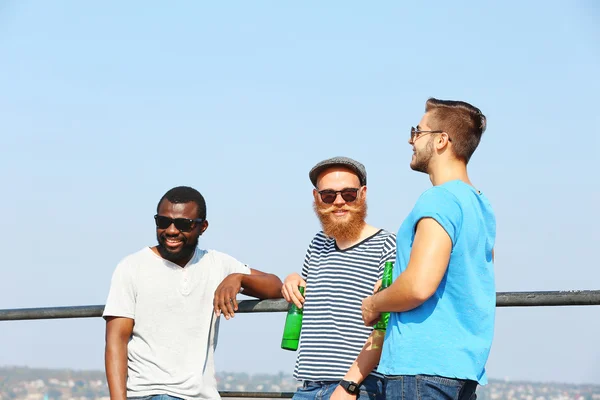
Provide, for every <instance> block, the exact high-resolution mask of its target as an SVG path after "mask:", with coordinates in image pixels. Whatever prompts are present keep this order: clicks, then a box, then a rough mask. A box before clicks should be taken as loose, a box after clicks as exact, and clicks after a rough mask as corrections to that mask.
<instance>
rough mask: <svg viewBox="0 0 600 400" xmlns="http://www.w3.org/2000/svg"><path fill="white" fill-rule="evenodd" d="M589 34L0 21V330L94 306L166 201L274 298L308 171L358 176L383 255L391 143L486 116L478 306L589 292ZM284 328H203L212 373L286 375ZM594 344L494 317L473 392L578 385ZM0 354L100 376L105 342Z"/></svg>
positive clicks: (584, 329) (261, 318) (2, 339)
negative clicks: (485, 246) (493, 288)
mask: <svg viewBox="0 0 600 400" xmlns="http://www.w3.org/2000/svg"><path fill="white" fill-rule="evenodd" d="M407 3H409V2H407ZM599 21H600V5H598V3H597V2H595V1H593V0H575V1H571V2H562V1H538V0H535V1H530V2H517V1H505V2H489V3H488V2H480V1H454V2H442V1H429V2H426V3H422V2H410V4H401V3H400V2H393V1H380V2H376V3H366V2H358V1H328V2H316V1H305V2H278V1H253V2H226V3H224V2H193V1H179V2H172V3H169V4H168V5H167V4H166V3H164V2H158V1H131V2H118V1H105V2H102V3H94V2H81V1H75V0H73V1H66V0H65V1H61V0H57V1H52V2H43V1H29V0H18V1H17V0H13V1H3V2H1V3H0V135H1V139H0V180H1V182H2V196H0V209H1V210H3V217H2V219H3V220H4V223H3V228H4V229H3V230H2V231H0V251H1V253H2V259H3V261H2V267H1V273H0V309H8V308H21V307H49V306H74V305H88V304H104V302H105V300H106V295H107V293H108V289H109V284H110V278H111V275H112V272H113V270H114V268H115V266H116V264H117V263H118V262H119V261H120V260H121V259H122V258H123V257H125V256H126V255H128V254H131V253H133V252H136V251H138V250H139V249H141V248H142V247H144V246H151V245H154V244H155V240H156V239H155V230H154V221H153V218H152V216H153V215H154V213H155V209H156V204H157V202H158V200H159V199H160V197H161V196H162V195H163V194H164V192H166V191H167V190H168V189H170V188H172V187H174V186H178V185H189V186H193V187H195V188H196V189H198V190H199V191H200V192H201V193H203V194H204V196H205V198H206V201H207V205H208V220H209V221H210V227H209V229H208V231H207V232H206V234H205V235H204V236H203V237H202V238H201V241H200V245H201V247H204V248H211V249H216V250H219V251H223V252H226V253H228V254H230V255H232V256H234V257H236V258H237V259H239V260H241V261H243V262H245V263H248V264H249V265H250V266H251V267H253V268H256V269H260V270H263V271H268V272H272V273H275V274H277V275H278V276H279V277H280V278H281V279H282V280H283V279H284V278H285V276H287V275H288V274H289V273H292V272H298V271H300V269H301V265H302V260H303V258H304V252H305V250H306V247H307V246H308V244H309V242H310V240H311V239H312V237H313V235H314V234H315V233H316V232H317V231H318V230H319V224H318V221H317V219H316V217H315V216H314V214H313V211H312V187H311V184H310V181H309V179H308V171H309V170H310V168H311V167H312V166H313V165H314V164H316V163H317V162H318V161H320V160H322V159H325V158H329V157H332V156H338V155H345V156H349V157H352V158H355V159H357V160H359V161H361V162H362V163H363V164H365V166H366V168H367V172H368V177H369V185H368V204H369V216H368V222H369V223H370V224H372V225H374V226H377V227H380V228H385V229H387V230H390V231H394V232H395V231H397V229H398V228H399V227H400V224H401V223H402V220H403V218H404V217H405V216H406V215H408V213H409V212H410V210H411V208H412V206H413V205H414V202H415V201H416V199H417V198H418V196H419V195H420V194H421V193H422V192H423V191H424V190H426V189H427V188H428V187H430V185H431V184H430V182H429V179H428V178H427V176H426V175H423V174H420V173H416V172H414V171H412V170H410V168H409V162H410V158H411V155H412V150H411V147H410V146H409V145H408V143H407V140H408V137H409V134H410V127H411V126H415V125H416V124H418V122H419V120H420V118H421V116H422V114H423V112H424V107H425V101H426V100H427V98H429V97H436V98H442V99H453V100H463V101H468V102H470V103H472V104H473V105H475V106H477V107H479V108H480V109H481V110H482V111H483V113H484V114H485V115H486V116H487V119H488V128H487V131H486V132H485V134H484V135H483V138H482V142H481V144H480V146H479V148H478V149H477V151H476V152H475V154H474V156H473V158H472V159H471V162H470V163H469V173H470V177H471V180H472V181H473V182H474V184H475V186H477V188H478V189H480V190H482V191H483V192H484V193H485V194H486V196H487V197H488V198H489V199H490V201H491V203H492V205H493V207H494V210H495V212H496V217H497V224H498V230H497V244H496V249H495V255H496V265H495V268H496V283H497V290H498V291H534V290H571V289H600V268H599V267H600V266H599V263H598V257H597V248H598V245H599V244H600V235H599V233H598V225H599V223H600V218H599V216H598V204H600V185H599V184H600V179H599V178H598V174H597V172H596V169H597V164H596V159H597V153H598V150H599V148H600V140H599V139H598V135H599V134H600V128H599V127H600V113H599V112H598V104H597V99H598V94H599V93H600V78H599V74H598V71H600V40H599V39H600V23H599ZM284 319H285V314H284V313H274V314H243V315H237V316H236V317H235V318H234V319H233V320H231V321H225V320H224V321H222V322H223V323H222V324H221V331H220V338H219V347H218V348H217V352H216V364H217V365H216V367H217V370H219V371H233V372H248V373H258V372H261V373H262V372H272V373H277V372H279V371H283V372H284V373H289V374H291V373H292V370H293V364H294V360H295V353H293V352H287V351H284V350H281V349H280V348H279V345H280V340H281V333H282V330H283V323H284ZM599 336H600V307H598V306H592V307H550V308H502V309H498V312H497V319H496V330H495V338H494V344H493V348H492V351H491V355H490V359H489V362H488V364H487V369H488V375H489V376H490V377H491V378H497V379H510V380H534V381H556V382H572V383H583V382H587V383H597V384H600V372H599V371H600V345H599V344H598V340H597V338H598V337H599ZM0 343H1V345H0V365H27V366H31V367H50V368H72V369H102V368H103V351H104V322H103V320H102V319H100V318H93V319H77V320H51V321H48V320H46V321H17V322H0Z"/></svg>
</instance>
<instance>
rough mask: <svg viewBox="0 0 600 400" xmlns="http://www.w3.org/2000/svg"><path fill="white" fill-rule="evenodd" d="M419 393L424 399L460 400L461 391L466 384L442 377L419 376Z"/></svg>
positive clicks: (417, 378) (417, 379)
mask: <svg viewBox="0 0 600 400" xmlns="http://www.w3.org/2000/svg"><path fill="white" fill-rule="evenodd" d="M416 381H417V393H418V395H419V398H423V399H443V398H447V399H458V395H459V394H460V390H461V389H462V387H463V385H464V384H465V383H464V381H462V380H460V379H451V378H444V377H442V376H432V375H417V376H416Z"/></svg>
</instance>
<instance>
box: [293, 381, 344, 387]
mask: <svg viewBox="0 0 600 400" xmlns="http://www.w3.org/2000/svg"><path fill="white" fill-rule="evenodd" d="M338 383H340V381H303V382H302V387H303V388H307V387H309V386H327V385H337V384H338Z"/></svg>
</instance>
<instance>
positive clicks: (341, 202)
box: [333, 192, 346, 206]
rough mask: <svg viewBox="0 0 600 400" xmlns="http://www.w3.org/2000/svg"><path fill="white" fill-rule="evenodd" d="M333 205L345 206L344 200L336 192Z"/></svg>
mask: <svg viewBox="0 0 600 400" xmlns="http://www.w3.org/2000/svg"><path fill="white" fill-rule="evenodd" d="M333 204H335V205H336V206H343V205H344V204H346V200H344V199H343V198H342V194H341V193H339V192H338V193H336V194H335V200H334V201H333Z"/></svg>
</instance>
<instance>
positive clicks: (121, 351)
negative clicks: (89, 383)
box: [104, 317, 133, 400]
mask: <svg viewBox="0 0 600 400" xmlns="http://www.w3.org/2000/svg"><path fill="white" fill-rule="evenodd" d="M132 332H133V319H131V318H122V317H107V318H106V347H105V351H104V364H105V368H106V380H107V381H108V389H109V392H110V399H111V400H125V399H126V398H127V344H128V343H129V338H130V337H131V333H132Z"/></svg>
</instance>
